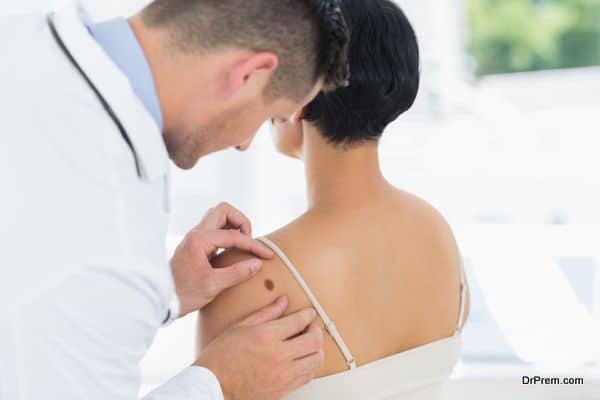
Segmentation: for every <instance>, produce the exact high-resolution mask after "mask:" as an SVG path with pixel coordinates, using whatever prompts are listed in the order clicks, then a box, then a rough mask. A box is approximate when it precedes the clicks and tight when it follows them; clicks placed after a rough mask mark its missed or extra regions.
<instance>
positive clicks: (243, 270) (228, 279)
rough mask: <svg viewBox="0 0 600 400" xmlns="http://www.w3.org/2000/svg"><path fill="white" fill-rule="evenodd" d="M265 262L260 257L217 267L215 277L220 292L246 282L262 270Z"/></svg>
mask: <svg viewBox="0 0 600 400" xmlns="http://www.w3.org/2000/svg"><path fill="white" fill-rule="evenodd" d="M262 265H263V262H262V261H261V260H259V259H258V258H251V259H249V260H244V261H240V262H238V263H235V264H233V265H231V266H229V267H224V268H218V269H215V273H214V279H215V281H216V287H217V290H218V292H219V293H221V292H222V291H223V290H225V289H228V288H230V287H232V286H236V285H239V284H240V283H243V282H246V281H247V280H248V279H250V278H252V277H253V276H254V275H256V274H257V273H258V271H260V269H261V267H262Z"/></svg>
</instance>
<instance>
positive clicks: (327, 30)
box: [142, 0, 350, 100]
mask: <svg viewBox="0 0 600 400" xmlns="http://www.w3.org/2000/svg"><path fill="white" fill-rule="evenodd" d="M142 18H143V21H144V23H145V24H146V25H148V26H155V27H166V28H167V29H169V32H170V33H171V37H172V39H173V40H172V42H173V45H174V46H177V47H178V48H179V49H180V50H182V51H185V52H202V51H208V50H211V49H215V48H220V47H227V46H239V47H242V48H248V49H253V50H256V51H269V52H273V53H275V54H277V55H278V56H279V67H278V68H277V70H276V71H275V73H274V76H273V79H272V82H271V83H270V85H269V87H268V88H267V93H266V95H267V96H268V97H271V98H274V97H288V98H292V99H294V100H300V99H302V98H303V97H304V96H306V95H307V94H308V92H309V91H310V89H311V88H312V87H313V86H314V85H315V84H316V82H317V80H319V79H320V78H323V79H324V82H325V89H328V90H334V89H336V88H338V87H340V86H343V85H344V84H346V83H347V80H348V77H349V68H348V55H347V47H348V42H349V40H350V32H349V31H348V28H347V25H346V22H345V20H344V16H343V13H342V11H341V9H340V1H339V0H154V1H153V2H152V3H150V5H148V6H147V7H146V8H145V9H144V10H143V11H142Z"/></svg>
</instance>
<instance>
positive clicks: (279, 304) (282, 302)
mask: <svg viewBox="0 0 600 400" xmlns="http://www.w3.org/2000/svg"><path fill="white" fill-rule="evenodd" d="M287 306H288V299H287V297H285V296H281V297H278V298H277V299H276V300H275V301H274V302H273V303H271V304H269V305H268V306H266V307H263V308H261V309H260V310H258V311H256V312H254V313H252V314H250V315H249V316H247V317H246V318H244V319H243V320H242V321H241V322H239V323H238V324H237V325H238V326H255V325H260V324H264V323H267V322H269V321H273V320H276V319H277V318H280V317H281V316H282V315H283V313H284V312H285V310H286V309H287Z"/></svg>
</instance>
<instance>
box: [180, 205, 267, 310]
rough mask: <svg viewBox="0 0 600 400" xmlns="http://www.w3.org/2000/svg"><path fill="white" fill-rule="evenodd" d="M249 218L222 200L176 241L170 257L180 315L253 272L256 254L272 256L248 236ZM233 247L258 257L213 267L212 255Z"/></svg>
mask: <svg viewBox="0 0 600 400" xmlns="http://www.w3.org/2000/svg"><path fill="white" fill-rule="evenodd" d="M251 235H252V228H251V225H250V221H249V220H248V218H246V216H244V214H242V213H241V212H240V211H238V210H236V209H235V208H233V207H232V206H230V205H229V204H226V203H222V204H220V205H219V206H217V207H216V208H213V209H211V210H209V211H208V212H207V213H206V215H205V216H204V218H203V219H202V222H200V224H199V225H198V226H196V227H195V228H194V229H192V230H191V231H190V232H189V233H188V234H187V235H186V236H185V238H184V239H183V241H182V242H181V243H180V244H179V246H178V247H177V249H176V250H175V254H174V255H173V258H172V259H171V269H172V272H173V278H174V280H175V289H176V291H177V296H178V298H179V302H180V306H181V312H180V315H179V316H180V317H181V316H184V315H186V314H188V313H190V312H192V311H196V310H199V309H201V308H202V307H204V306H205V305H207V304H208V303H210V302H211V301H212V300H213V299H214V298H215V297H216V296H217V295H218V294H219V293H221V292H222V291H223V290H225V289H227V288H229V287H232V286H235V285H238V284H240V283H242V282H244V281H246V280H248V279H250V278H251V277H252V276H254V275H255V274H256V273H257V272H258V271H259V270H260V268H261V267H262V261H261V259H260V258H263V259H266V258H271V257H272V256H273V252H272V251H271V250H270V249H269V248H267V247H266V246H265V245H263V244H262V243H261V242H259V241H257V240H254V239H252V237H251ZM230 248H237V249H241V250H245V251H247V252H250V253H253V254H255V255H256V256H258V257H260V258H254V259H250V260H246V261H242V262H239V263H236V264H233V265H231V266H228V267H226V268H219V269H215V268H213V267H212V265H211V260H212V258H213V257H214V256H215V255H216V254H217V252H218V251H219V250H220V249H230Z"/></svg>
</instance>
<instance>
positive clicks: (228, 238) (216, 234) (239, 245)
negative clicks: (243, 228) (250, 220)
mask: <svg viewBox="0 0 600 400" xmlns="http://www.w3.org/2000/svg"><path fill="white" fill-rule="evenodd" d="M204 237H205V239H206V241H207V243H206V245H207V248H205V249H204V250H205V252H206V254H212V253H214V252H215V251H217V250H218V249H233V248H236V249H240V250H244V251H247V252H249V253H252V254H254V255H256V256H258V257H260V258H271V257H273V251H272V250H271V249H269V248H268V247H267V246H265V245H264V244H263V243H262V242H260V241H258V240H256V239H252V238H251V237H249V236H246V235H244V234H242V233H240V232H238V231H228V230H216V231H208V232H206V233H205V235H204Z"/></svg>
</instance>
